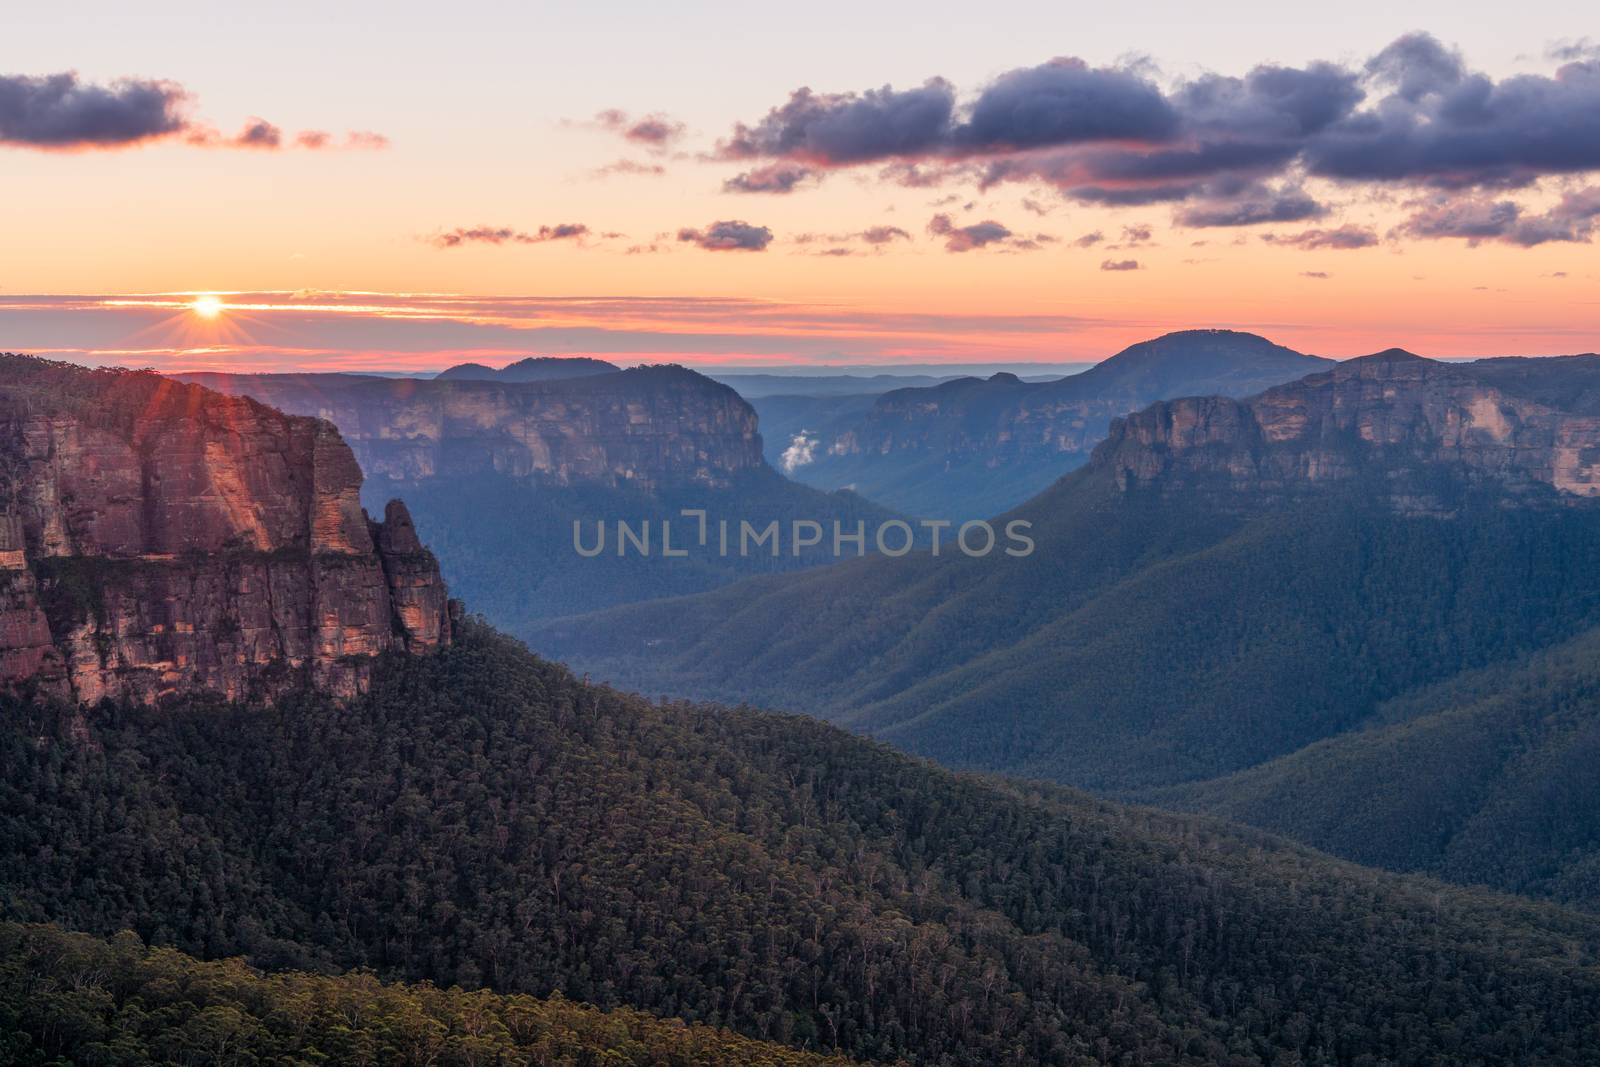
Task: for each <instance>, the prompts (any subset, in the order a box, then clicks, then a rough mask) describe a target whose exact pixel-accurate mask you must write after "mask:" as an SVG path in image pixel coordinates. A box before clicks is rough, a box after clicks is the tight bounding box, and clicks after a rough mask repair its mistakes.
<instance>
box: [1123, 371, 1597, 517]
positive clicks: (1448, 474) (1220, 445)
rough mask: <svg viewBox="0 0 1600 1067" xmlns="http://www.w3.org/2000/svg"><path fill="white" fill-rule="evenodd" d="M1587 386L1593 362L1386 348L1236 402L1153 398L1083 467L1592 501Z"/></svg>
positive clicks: (1413, 503)
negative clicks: (1454, 359)
mask: <svg viewBox="0 0 1600 1067" xmlns="http://www.w3.org/2000/svg"><path fill="white" fill-rule="evenodd" d="M1597 386H1600V361H1597V360H1595V359H1594V357H1582V356H1576V357H1563V358H1551V359H1528V360H1515V361H1513V360H1494V361H1486V362H1485V363H1484V364H1482V365H1476V364H1447V363H1440V362H1436V361H1434V360H1429V359H1423V358H1421V357H1419V356H1415V355H1412V354H1410V353H1408V352H1403V351H1400V350H1398V349H1391V350H1389V351H1387V352H1381V353H1378V354H1377V355H1373V356H1366V357H1363V358H1361V359H1354V360H1350V361H1349V362H1347V363H1342V364H1340V365H1338V366H1337V367H1335V368H1334V369H1333V370H1331V371H1328V372H1326V373H1322V374H1315V375H1311V376H1309V377H1307V378H1304V379H1301V380H1300V381H1296V382H1291V383H1289V384H1287V385H1281V386H1278V387H1276V388H1273V389H1269V390H1267V391H1265V392H1263V393H1261V394H1260V395H1258V396H1255V397H1252V398H1249V399H1246V400H1234V399H1229V398H1225V397H1188V398H1184V399H1179V400H1170V401H1164V402H1162V403H1158V404H1154V405H1152V406H1150V407H1148V408H1146V409H1144V410H1143V411H1140V412H1138V413H1136V414H1134V415H1130V416H1128V417H1127V418H1126V419H1121V420H1118V421H1117V422H1116V423H1115V424H1114V425H1113V426H1112V428H1111V432H1110V434H1109V436H1108V437H1107V439H1106V440H1105V442H1104V443H1103V444H1102V445H1101V446H1100V447H1099V448H1098V449H1096V451H1095V458H1094V462H1095V463H1097V464H1103V465H1105V466H1107V467H1109V468H1110V469H1111V470H1112V472H1113V474H1114V476H1115V478H1116V479H1117V483H1118V484H1119V485H1120V486H1122V487H1123V488H1124V489H1132V488H1138V487H1154V488H1157V489H1168V488H1174V487H1195V486H1200V487H1211V488H1229V489H1252V490H1261V491H1267V492H1273V491H1296V490H1302V489H1305V488H1308V487H1312V486H1316V485H1320V484H1327V483H1340V482H1349V481H1352V480H1354V479H1358V478H1363V477H1367V478H1372V479H1377V480H1378V481H1379V482H1380V486H1379V488H1380V491H1385V492H1386V493H1387V495H1388V496H1389V497H1390V499H1391V500H1392V501H1393V502H1394V503H1395V504H1396V505H1397V506H1400V507H1402V508H1406V509H1410V510H1437V509H1440V508H1445V507H1447V504H1446V501H1445V500H1444V497H1445V496H1447V495H1449V494H1450V493H1451V492H1454V491H1459V490H1461V489H1471V488H1473V487H1489V486H1492V487H1495V488H1496V489H1499V490H1509V491H1511V492H1513V493H1517V494H1520V495H1522V496H1526V497H1540V496H1543V497H1544V498H1546V499H1549V500H1560V499H1563V498H1564V497H1565V498H1569V499H1570V498H1573V497H1595V496H1600V411H1597V410H1595V409H1596V407H1597V405H1596V403H1594V402H1593V397H1594V396H1595V395H1596V387H1597ZM1551 490H1554V491H1555V492H1554V493H1552V492H1551Z"/></svg>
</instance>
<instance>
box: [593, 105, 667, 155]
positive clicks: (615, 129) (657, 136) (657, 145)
mask: <svg viewBox="0 0 1600 1067" xmlns="http://www.w3.org/2000/svg"><path fill="white" fill-rule="evenodd" d="M594 121H595V125H597V126H599V127H600V128H601V129H603V130H609V131H611V132H612V133H615V134H617V135H618V136H620V137H621V138H622V139H623V140H625V141H631V142H632V143H634V144H637V145H643V146H644V147H646V148H649V149H651V150H653V151H665V150H666V149H667V148H670V147H671V146H672V145H673V144H674V143H676V142H677V141H679V140H680V139H682V137H683V135H684V133H686V132H687V129H688V128H687V127H686V126H684V124H683V123H681V122H679V121H677V120H676V119H673V118H670V117H668V116H667V115H663V114H662V113H661V112H659V111H657V112H652V113H651V114H648V115H642V116H639V117H638V118H634V117H632V116H630V115H629V114H628V113H627V112H626V111H622V110H620V109H618V108H608V109H607V110H605V111H602V112H600V113H599V114H597V115H596V116H595V117H594Z"/></svg>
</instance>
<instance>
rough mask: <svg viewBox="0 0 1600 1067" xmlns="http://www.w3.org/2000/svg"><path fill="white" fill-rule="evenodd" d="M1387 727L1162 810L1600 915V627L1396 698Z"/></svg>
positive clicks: (1181, 792)
mask: <svg viewBox="0 0 1600 1067" xmlns="http://www.w3.org/2000/svg"><path fill="white" fill-rule="evenodd" d="M1374 720H1375V721H1374V722H1373V723H1372V724H1371V726H1370V727H1369V728H1367V729H1364V730H1358V731H1354V732H1352V733H1347V734H1343V735H1340V736H1338V737H1334V738H1331V739H1329V740H1327V741H1323V742H1320V743H1318V744H1314V745H1310V746H1308V747H1306V748H1304V749H1302V750H1300V751H1298V752H1295V753H1292V754H1291V755H1288V756H1284V757H1282V758H1281V759H1277V760H1273V761H1271V762H1269V763H1265V764H1262V765H1261V766H1258V767H1252V768H1250V769H1249V770H1246V771H1241V772H1240V773H1238V774H1235V775H1231V776H1229V777H1226V778H1221V779H1217V780H1214V781H1210V782H1202V783H1197V784H1193V785H1188V786H1179V787H1176V788H1172V789H1167V790H1159V791H1155V792H1153V793H1151V794H1150V799H1152V800H1156V801H1157V802H1159V803H1163V804H1169V805H1174V806H1179V807H1186V808H1194V809H1203V810H1207V811H1211V812H1215V813H1217V814H1220V815H1226V816H1228V817H1229V818H1233V819H1238V820H1241V821H1245V822H1249V823H1252V824H1254V825H1257V826H1261V827H1265V828H1268V829H1271V830H1276V831H1279V832H1281V833H1286V834H1289V835H1290V836H1293V837H1295V838H1297V839H1299V840H1302V841H1305V842H1307V843H1309V844H1312V845H1315V846H1316V847H1318V848H1321V849H1326V850H1327V851H1329V852H1334V853H1337V854H1338V855H1341V856H1344V857H1346V858H1348V859H1352V860H1355V861H1357V862H1359V863H1366V864H1371V865H1374V866H1379V867H1387V868H1390V869H1392V870H1401V871H1426V872H1428V873H1430V874H1434V875H1437V876H1439V877H1442V878H1448V879H1450V880H1451V881H1457V882H1464V883H1468V884H1486V885H1490V886H1493V887H1495V888H1497V889H1504V890H1509V891H1513V892H1518V893H1526V894H1529V895H1533V896H1542V897H1551V898H1553V899H1556V900H1559V901H1562V902H1564V903H1568V904H1572V905H1576V906H1580V907H1584V908H1588V909H1590V910H1596V911H1600V817H1597V814H1600V777H1596V775H1595V773H1594V769H1595V766H1596V763H1597V761H1600V630H1589V631H1587V632H1585V633H1583V634H1581V635H1580V636H1578V637H1577V638H1574V639H1573V640H1571V641H1568V642H1564V643H1563V644H1560V645H1558V646H1556V647H1555V648H1553V649H1550V650H1548V651H1545V652H1541V653H1539V654H1536V655H1534V656H1531V657H1529V658H1527V659H1526V660H1523V661H1519V662H1517V663H1515V664H1510V665H1501V666H1496V667H1494V668H1489V669H1485V670H1481V671H1471V672H1467V673H1466V674H1464V675H1462V676H1460V677H1458V678H1453V679H1451V680H1450V681H1448V682H1444V683H1441V684H1440V685H1437V686H1433V687H1430V688H1428V689H1424V690H1423V691H1421V692H1420V693H1417V694H1414V695H1411V696H1407V697H1404V698H1401V699H1398V700H1394V701H1390V702H1388V703H1386V704H1384V705H1382V706H1381V707H1380V708H1379V710H1378V713H1377V715H1375V716H1374Z"/></svg>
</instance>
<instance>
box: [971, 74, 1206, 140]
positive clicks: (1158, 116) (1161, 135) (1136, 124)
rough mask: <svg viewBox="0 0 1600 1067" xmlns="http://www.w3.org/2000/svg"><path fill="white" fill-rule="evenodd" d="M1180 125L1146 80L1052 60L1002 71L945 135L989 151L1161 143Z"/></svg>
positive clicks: (1168, 138) (1162, 98)
mask: <svg viewBox="0 0 1600 1067" xmlns="http://www.w3.org/2000/svg"><path fill="white" fill-rule="evenodd" d="M1181 124H1182V119H1181V117H1180V116H1179V114H1178V112H1177V110H1176V109H1175V108H1174V107H1173V105H1172V104H1171V103H1170V102H1169V101H1168V100H1167V99H1166V97H1165V96H1163V95H1162V93H1161V90H1160V89H1159V88H1157V87H1156V86H1155V85H1154V84H1153V83H1152V82H1150V81H1148V80H1146V79H1145V78H1143V77H1140V76H1139V75H1137V74H1134V73H1132V72H1130V71H1127V70H1117V69H1111V68H1101V69H1095V68H1091V67H1090V66H1089V65H1088V64H1087V63H1085V62H1083V61H1082V60H1081V59H1055V60H1051V61H1050V62H1049V63H1045V64H1043V65H1041V66H1037V67H1029V68H1024V69H1021V70H1013V71H1010V72H1008V73H1005V74H1002V75H1000V77H998V78H996V79H995V80H994V82H993V83H992V84H990V85H989V87H988V88H986V89H985V90H983V92H982V93H980V94H979V96H978V99H977V100H976V101H975V102H974V103H973V105H972V110H971V113H970V115H969V117H968V118H967V121H966V122H964V123H961V124H959V125H956V126H954V127H953V128H951V129H950V130H949V132H948V134H947V140H948V141H949V144H950V146H951V147H953V148H954V149H955V150H956V151H957V152H981V153H985V154H988V153H992V152H994V151H996V150H1002V151H1016V150H1019V149H1031V148H1052V147H1057V146H1060V145H1070V144H1083V143H1089V142H1103V141H1145V142H1152V143H1159V142H1163V141H1167V140H1170V139H1171V138H1172V137H1174V136H1175V135H1176V134H1177V133H1178V130H1179V127H1180V126H1181Z"/></svg>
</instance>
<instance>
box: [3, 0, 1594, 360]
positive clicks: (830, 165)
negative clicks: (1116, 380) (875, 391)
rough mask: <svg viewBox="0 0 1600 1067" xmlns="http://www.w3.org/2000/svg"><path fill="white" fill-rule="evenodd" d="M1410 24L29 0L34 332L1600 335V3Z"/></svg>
mask: <svg viewBox="0 0 1600 1067" xmlns="http://www.w3.org/2000/svg"><path fill="white" fill-rule="evenodd" d="M1397 7H1399V5H1394V4H1391V3H1374V2H1369V0H1358V2H1355V3H1347V4H1343V5H1338V6H1337V7H1334V6H1328V5H1325V6H1324V9H1317V10H1312V9H1303V10H1295V11H1294V12H1293V17H1292V19H1291V18H1290V17H1287V16H1286V14H1285V12H1286V11H1287V10H1288V9H1285V8H1284V7H1283V5H1281V4H1276V3H1275V4H1266V3H1232V4H1213V5H1207V6H1205V7H1203V8H1202V7H1197V6H1196V5H1193V4H1176V3H1148V2H1147V3H1145V4H1141V5H1137V6H1134V5H1111V6H1109V8H1108V6H1106V5H1098V4H1097V5H1094V6H1090V5H1086V4H1070V3H1059V2H1058V3H1002V2H991V3H987V4H982V5H976V4H971V3H966V4H954V3H920V4H891V3H875V4H862V3H860V2H859V0H857V2H854V3H848V4H845V3H833V2H827V0H823V2H814V3H811V4H808V5H806V6H804V7H803V8H794V7H779V6H776V5H750V4H732V3H691V2H683V3H678V4H631V3H629V4H611V5H594V4H584V5H580V4H549V3H546V4H521V5H504V4H492V5H491V4H478V3H471V2H457V3H453V4H451V5H448V6H447V7H446V8H443V9H441V8H440V7H439V5H434V4H428V5H423V4H417V3H406V2H399V3H385V4H360V3H347V4H339V5H326V4H305V3H298V2H288V3H278V4H274V5H256V6H255V7H254V8H252V9H250V10H243V9H236V10H222V9H223V8H224V5H210V4H208V5H202V4H162V3H143V4H139V5H126V4H110V3H75V4H71V5H65V4H58V5H28V6H27V7H26V8H22V9H19V10H16V11H8V13H7V15H6V23H7V25H6V33H5V37H4V40H3V41H0V167H3V171H0V173H3V174H4V187H5V190H6V194H7V195H6V196H4V197H3V198H0V233H3V234H4V235H5V238H4V239H5V255H4V257H3V258H0V349H6V350H13V351H28V352H35V353H38V354H41V355H50V356H54V357H57V358H63V359H71V360H76V361H80V362H88V363H97V364H108V363H117V364H124V365H133V366H154V367H157V368H158V369H166V370H177V369H201V368H207V369H235V370H287V369H314V370H360V369H383V370H436V369H440V368H442V367H444V366H448V365H450V364H452V363H456V362H460V361H462V360H464V359H474V360H479V361H482V362H489V363H496V362H506V361H509V360H511V359H515V358H520V357H521V356H525V355H529V354H585V355H598V356H602V357H606V358H612V359H615V360H617V361H619V362H630V363H631V362H639V361H673V362H681V363H686V364H689V365H693V366H713V365H718V364H724V365H727V364H732V365H739V366H743V367H751V366H762V365H777V364H791V363H807V364H832V363H840V364H862V363H867V364H885V365H893V364H896V363H929V362H934V363H937V362H953V363H954V362H959V363H972V362H982V361H989V360H992V361H998V362H1018V361H1036V362H1043V363H1059V362H1069V361H1078V360H1097V359H1101V358H1104V357H1105V356H1108V355H1110V354H1112V353H1113V352H1115V351H1117V350H1118V349H1119V348H1121V347H1123V346H1125V345H1127V344H1131V343H1133V342H1135V341H1138V340H1141V339H1145V338H1148V337H1151V336H1154V335H1156V334H1159V333H1162V332H1165V331H1168V330H1172V329H1182V328H1190V327H1229V328H1237V329H1248V330H1252V331H1255V332H1258V333H1262V334H1265V335H1266V336H1269V337H1271V338H1272V339H1273V340H1276V341H1279V342H1280V343H1284V344H1289V345H1292V346H1294V347H1296V348H1299V349H1301V350H1303V351H1308V352H1314V353H1317V354H1322V355H1331V356H1340V357H1342V356H1351V355H1358V354H1361V353H1364V352H1369V351H1375V350H1378V349H1382V348H1387V347H1390V346H1394V345H1398V346H1402V347H1406V348H1409V349H1412V350H1414V351H1418V352H1422V353H1424V354H1428V355H1438V356H1472V355H1499V354H1554V353H1568V352H1579V351H1593V350H1596V349H1597V348H1600V343H1597V335H1600V298H1597V296H1596V293H1597V292H1600V289H1597V287H1596V284H1595V282H1596V278H1597V276H1600V263H1597V259H1596V254H1595V245H1594V244H1593V238H1594V236H1595V230H1596V229H1597V227H1600V119H1597V117H1596V116H1600V42H1597V41H1595V40H1585V39H1584V38H1583V36H1582V35H1583V33H1584V32H1585V31H1586V30H1588V29H1590V24H1591V23H1593V21H1594V20H1593V19H1592V18H1585V17H1583V16H1584V14H1586V13H1587V12H1586V11H1585V10H1584V9H1581V8H1580V7H1579V6H1578V5H1577V4H1576V3H1540V2H1527V3H1523V4H1520V5H1518V7H1517V8H1516V10H1515V12H1514V14H1513V13H1509V12H1507V11H1506V10H1505V9H1501V8H1490V7H1488V6H1486V5H1480V4H1471V3H1467V4H1463V3H1452V4H1444V3H1423V4H1413V5H1407V6H1406V9H1405V10H1404V11H1403V12H1400V11H1397V10H1396V9H1397ZM135 8H136V10H134V9H135ZM330 11H331V13H330ZM202 294H211V296H209V297H203V296H202Z"/></svg>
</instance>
